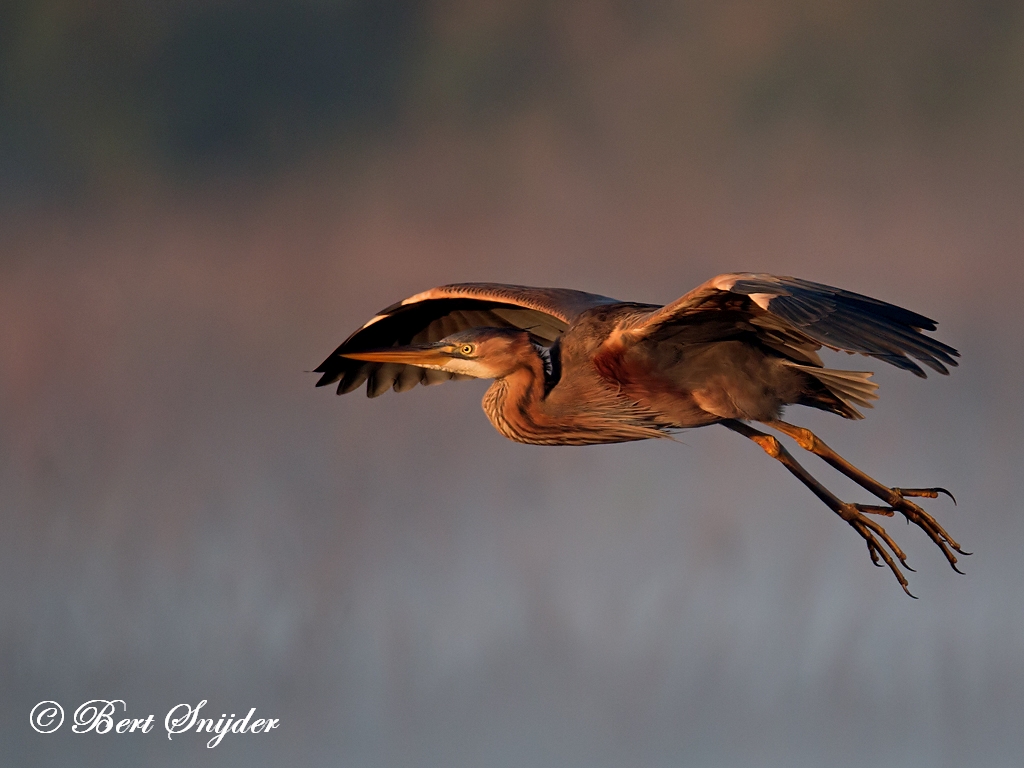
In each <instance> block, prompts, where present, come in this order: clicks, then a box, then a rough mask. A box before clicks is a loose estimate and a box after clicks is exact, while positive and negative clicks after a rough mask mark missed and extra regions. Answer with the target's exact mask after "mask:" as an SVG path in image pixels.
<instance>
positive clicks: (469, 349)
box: [459, 344, 475, 355]
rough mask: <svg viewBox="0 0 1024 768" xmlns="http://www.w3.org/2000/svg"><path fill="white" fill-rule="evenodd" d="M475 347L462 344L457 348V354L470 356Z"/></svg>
mask: <svg viewBox="0 0 1024 768" xmlns="http://www.w3.org/2000/svg"><path fill="white" fill-rule="evenodd" d="M474 349H475V347H474V346H473V345H472V344H463V345H462V346H461V347H459V352H460V353H461V354H463V355H472V354H473V350H474Z"/></svg>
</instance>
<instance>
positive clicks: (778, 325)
mask: <svg viewBox="0 0 1024 768" xmlns="http://www.w3.org/2000/svg"><path fill="white" fill-rule="evenodd" d="M737 302H740V303H737ZM725 304H730V305H731V306H732V308H734V309H740V310H741V311H742V312H743V313H744V314H745V315H748V316H749V322H750V323H751V324H752V325H753V326H754V327H755V328H757V329H758V332H759V333H760V334H763V335H764V336H765V337H766V338H767V340H768V341H769V343H772V342H774V343H773V344H772V345H773V346H775V345H777V344H782V345H783V346H785V347H788V348H792V349H793V350H794V351H796V352H797V353H798V354H797V355H796V357H797V358H799V357H800V356H801V355H802V356H804V357H805V358H806V357H807V356H808V353H809V352H810V353H811V354H812V355H813V351H814V350H816V349H819V348H820V347H822V346H825V347H828V348H829V349H834V350H838V351H844V352H851V353H852V352H856V353H859V354H862V355H866V356H868V357H874V358H876V359H878V360H882V361H884V362H886V363H889V364H890V365H894V366H896V367H897V368H902V369H903V370H906V371H910V372H911V373H913V374H915V375H917V376H920V377H922V378H924V377H925V372H924V371H923V370H922V369H921V367H920V366H919V365H918V364H917V363H915V362H914V361H915V360H916V361H918V362H920V363H922V364H924V365H925V366H927V367H928V368H931V369H932V370H934V371H936V372H938V373H941V374H948V373H949V370H948V368H947V366H949V367H956V366H957V364H958V363H957V361H956V359H955V358H957V357H959V356H960V353H959V352H958V351H957V350H955V349H953V347H950V346H948V345H946V344H943V343H942V342H940V341H938V340H936V339H933V338H931V337H930V336H925V335H924V333H922V331H934V330H935V328H936V323H935V321H934V320H931V319H930V318H927V317H925V316H924V315H919V314H917V313H916V312H911V311H910V310H907V309H903V308H902V307H898V306H896V305H894V304H888V303H886V302H884V301H880V300H878V299H873V298H871V297H870V296H864V295H862V294H859V293H853V292H852V291H845V290H843V289H841V288H833V287H832V286H829V285H822V284H821V283H812V282H810V281H809V280H801V279H800V278H796V277H777V276H775V275H765V274H755V273H730V274H724V275H719V276H718V277H715V278H712V279H711V280H709V281H708V282H706V283H704V284H703V285H701V286H698V287H697V288H695V289H694V290H692V291H690V292H689V293H687V294H686V295H684V296H682V297H681V298H679V299H677V300H676V301H674V302H672V303H671V304H668V305H666V306H665V307H663V308H661V309H658V310H655V311H653V312H650V313H647V314H645V315H643V316H639V317H635V318H633V319H632V320H631V322H630V323H629V325H628V327H625V328H623V331H624V332H626V333H629V334H630V336H633V337H635V338H644V337H647V336H651V335H653V334H654V333H656V332H657V331H658V329H660V328H663V327H665V326H670V325H673V324H686V323H688V322H692V321H694V320H696V319H697V318H698V317H699V316H700V315H702V314H704V313H711V312H717V311H720V310H721V308H722V307H723V305H725ZM787 336H788V337H789V338H787ZM801 342H802V345H803V348H802V349H801ZM808 342H810V343H811V344H808ZM813 357H816V356H813ZM911 358H913V359H911ZM812 364H813V361H812ZM816 364H817V365H821V363H820V361H817V362H816Z"/></svg>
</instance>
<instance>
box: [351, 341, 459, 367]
mask: <svg viewBox="0 0 1024 768" xmlns="http://www.w3.org/2000/svg"><path fill="white" fill-rule="evenodd" d="M341 356H342V357H347V358H350V359H352V360H366V361H368V362H371V363H405V364H406V365H420V366H432V367H440V366H442V365H444V364H445V363H448V362H451V359H452V356H451V355H450V354H448V346H447V345H442V344H425V345H423V346H412V347H387V348H385V349H368V350H365V351H363V352H343V353H342V355H341Z"/></svg>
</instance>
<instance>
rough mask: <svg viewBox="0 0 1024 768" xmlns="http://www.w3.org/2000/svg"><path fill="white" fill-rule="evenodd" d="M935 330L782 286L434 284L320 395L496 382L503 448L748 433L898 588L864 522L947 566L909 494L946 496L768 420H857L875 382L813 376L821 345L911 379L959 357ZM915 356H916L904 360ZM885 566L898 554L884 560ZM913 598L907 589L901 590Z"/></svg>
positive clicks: (366, 329)
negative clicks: (930, 551)
mask: <svg viewBox="0 0 1024 768" xmlns="http://www.w3.org/2000/svg"><path fill="white" fill-rule="evenodd" d="M934 330H935V322H934V321H933V320H929V319H928V318H927V317H924V316H922V315H919V314H917V313H915V312H911V311H909V310H906V309H902V308H901V307H897V306H894V305H892V304H887V303H886V302H884V301H879V300H877V299H872V298H870V297H868V296H862V295H860V294H857V293H851V292H850V291H844V290H841V289H839V288H832V287H829V286H827V285H821V284H818V283H812V282H808V281H806V280H800V279H798V278H794V277H776V276H773V275H764V274H750V273H734V274H726V275H719V276H718V277H716V278H714V279H712V280H709V281H708V282H706V283H704V284H703V285H701V286H699V287H697V288H695V289H694V290H692V291H690V292H689V293H687V294H686V295H685V296H683V297H682V298H679V299H677V300H676V301H674V302H672V303H671V304H668V305H667V306H659V305H656V304H638V303H633V302H622V301H617V300H616V299H610V298H608V297H607V296H597V295H594V294H590V293H583V292H581V291H573V290H566V289H562V288H528V287H525V286H518V285H499V284H492V283H462V284H454V285H445V286H441V287H439V288H434V289H432V290H429V291H424V292H423V293H418V294H416V295H415V296H411V297H409V298H408V299H405V300H403V301H400V302H398V303H397V304H393V305H391V306H390V307H388V308H387V309H384V310H381V311H380V312H379V313H378V314H377V315H375V316H374V317H373V318H371V319H370V320H369V322H367V323H366V324H365V325H363V327H362V328H360V329H359V330H357V331H356V332H355V333H353V334H352V335H351V336H349V337H348V339H346V340H345V342H344V343H343V344H342V345H341V346H340V347H338V348H337V349H336V350H334V352H333V353H331V355H330V357H328V358H327V359H326V360H325V361H324V362H323V363H322V364H321V365H320V367H319V368H317V369H316V372H317V373H322V374H323V375H322V376H321V377H320V380H319V381H318V382H317V386H324V385H327V384H333V383H334V382H338V394H344V393H347V392H351V391H352V390H354V389H356V388H357V387H359V386H360V385H361V384H362V383H363V382H366V383H367V384H366V391H367V395H369V396H370V397H377V396H378V395H380V394H383V393H384V392H385V391H386V390H388V389H390V388H394V390H395V391H396V392H404V391H405V390H407V389H410V388H412V387H414V386H415V385H417V384H437V383H440V382H443V381H447V380H449V379H465V378H477V379H494V383H493V384H491V386H490V388H489V389H488V390H487V394H486V395H484V400H483V408H484V412H485V413H486V414H487V417H488V418H489V419H490V420H491V423H492V424H493V425H494V426H495V428H496V429H497V430H498V431H499V432H500V433H501V434H503V435H504V436H505V437H508V438H510V439H512V440H516V441H518V442H521V443H533V444H538V445H590V444H594V443H618V442H625V441H630V440H643V439H646V438H653V437H668V436H670V434H671V433H672V431H673V430H679V429H687V428H691V427H703V426H707V425H709V424H721V425H722V426H724V427H726V428H727V429H730V430H732V431H733V432H737V433H739V434H741V435H743V436H744V437H747V438H750V439H751V440H753V441H754V442H755V443H757V444H758V445H759V446H761V448H762V449H764V451H765V452H766V453H767V454H768V455H769V456H771V457H772V458H774V459H777V460H778V461H779V462H781V463H782V465H783V466H784V467H785V468H786V469H788V470H789V471H790V472H791V473H792V474H793V475H795V476H796V477H797V479H799V480H800V482H802V483H803V484H804V485H806V486H807V487H808V488H810V490H811V491H812V492H813V493H814V494H815V495H816V496H817V497H818V498H819V499H821V501H823V502H824V503H825V504H826V505H827V506H828V507H829V509H831V510H832V511H833V512H835V513H836V514H837V515H839V517H841V518H842V519H843V520H845V521H846V522H847V523H849V524H850V525H851V526H852V527H853V528H854V530H856V531H857V533H859V534H860V535H861V537H863V539H864V540H865V542H866V543H867V548H868V552H869V553H870V555H871V560H872V561H873V562H874V564H875V565H877V566H879V567H884V566H883V565H882V563H883V562H884V563H885V565H886V566H888V567H889V569H890V570H891V571H892V572H893V574H894V575H895V576H896V579H897V580H898V581H899V583H900V586H902V587H903V590H904V591H905V592H907V594H908V595H909V594H910V591H909V590H908V588H907V586H908V584H907V580H906V578H905V577H904V575H903V573H902V571H901V570H900V567H899V566H898V565H897V564H896V560H899V562H900V564H901V565H902V566H904V567H906V568H907V569H908V570H913V569H911V568H910V567H909V566H908V565H907V561H906V555H905V554H904V553H903V550H902V549H900V547H899V545H897V544H896V542H895V541H894V540H893V539H892V538H891V537H890V536H889V534H888V533H887V532H886V530H885V529H884V528H883V527H882V526H881V525H879V524H878V523H877V522H876V521H875V520H873V519H872V518H871V517H868V515H884V516H890V517H891V516H892V515H894V514H895V513H896V512H899V513H900V514H902V515H903V516H904V517H905V518H906V519H907V521H908V522H910V523H914V524H915V525H917V526H918V527H920V528H921V529H922V530H923V531H924V532H925V533H926V534H927V535H928V537H929V538H931V540H932V541H933V542H934V543H935V544H936V545H937V546H938V547H939V549H941V550H942V552H943V554H944V555H945V556H946V559H947V560H948V561H949V564H950V565H951V566H952V567H953V569H954V570H957V571H958V572H959V569H957V567H956V563H957V558H956V555H954V554H953V553H954V551H955V552H957V553H959V554H969V553H966V552H963V551H962V550H961V549H960V545H959V544H957V542H956V541H955V540H954V539H953V538H952V537H951V536H950V535H949V534H948V533H946V531H945V530H944V529H943V528H942V526H941V525H939V524H938V523H937V522H936V521H935V519H934V518H933V517H932V516H931V515H929V514H928V513H927V512H925V511H924V510H923V509H922V508H921V507H920V506H918V505H917V504H915V503H914V502H912V501H910V498H913V497H927V498H937V497H938V494H939V493H945V494H946V495H949V496H950V498H952V494H950V493H949V491H946V490H945V489H943V488H895V487H892V488H890V487H888V486H886V485H883V484H882V483H880V482H878V481H876V480H874V479H872V478H871V477H869V476H868V475H867V474H865V473H864V472H862V471H861V470H859V469H857V468H856V467H855V466H854V465H853V464H850V463H849V462H848V461H846V460H845V459H843V458H842V457H841V456H839V455H838V454H837V453H835V452H834V451H833V450H832V449H831V448H829V447H828V446H827V445H825V443H824V442H822V441H821V440H820V439H819V438H818V437H817V436H816V435H814V434H813V433H812V432H810V431H809V430H807V429H803V428H801V427H797V426H794V425H792V424H789V423H788V422H785V421H782V420H781V419H780V416H781V413H782V409H783V407H784V406H787V405H806V406H810V407H812V408H819V409H821V410H825V411H829V412H831V413H836V414H839V415H840V416H843V417H844V418H847V419H860V418H863V416H862V415H861V413H860V412H859V411H858V410H857V406H861V407H867V408H870V407H871V400H875V399H877V395H876V394H875V391H876V390H877V388H878V387H877V385H876V384H874V383H873V382H871V381H869V379H870V377H871V375H872V374H870V373H867V372H862V371H846V370H836V369H832V368H825V367H824V365H823V363H822V361H821V358H820V357H819V356H818V354H817V352H818V350H819V349H821V347H828V348H829V349H833V350H843V351H845V352H850V353H854V352H856V353H860V354H862V355H867V356H869V357H874V358H878V359H879V360H884V361H885V362H886V363H889V364H891V365H894V366H896V367H897V368H902V369H904V370H907V371H910V372H911V373H914V374H916V375H918V376H921V377H922V378H923V377H924V376H925V373H924V371H923V370H922V369H921V367H920V366H919V365H918V363H922V364H924V365H925V366H927V367H929V368H931V369H932V370H934V371H937V372H939V373H942V374H947V373H948V372H949V371H948V369H947V367H946V366H955V365H956V364H957V362H956V360H955V359H954V358H956V357H959V353H958V352H957V351H956V350H955V349H953V348H952V347H949V346H947V345H945V344H943V343H941V342H939V341H936V340H935V339H933V338H931V337H929V336H926V335H924V333H922V331H934ZM915 361H917V362H915ZM748 422H759V423H760V424H762V425H764V426H766V427H769V428H771V429H774V430H776V431H778V432H780V433H782V434H784V435H788V436H789V437H791V438H793V439H794V440H795V441H796V443H797V444H798V445H799V446H800V447H801V448H803V449H805V450H807V451H810V452H811V453H814V454H816V455H817V456H820V457H821V458H822V459H823V460H824V461H825V462H827V463H828V464H830V465H832V466H833V467H835V468H836V469H838V470H839V471H840V472H842V473H843V474H844V475H846V476H847V477H849V478H850V479H851V480H853V481H854V482H855V483H857V484H858V485H860V486H861V487H863V488H864V489H866V490H867V491H869V492H870V493H871V494H873V495H874V496H876V497H878V498H879V499H881V500H882V502H883V504H882V505H867V504H855V503H850V502H844V501H842V500H840V499H839V498H838V497H836V496H835V495H834V494H833V493H832V492H831V491H829V490H828V489H827V488H825V487H824V486H823V485H822V484H821V483H820V482H818V481H817V480H816V479H815V478H814V477H812V476H811V474H810V473H809V472H808V471H807V470H806V469H804V468H803V467H802V466H801V465H800V464H799V463H797V461H796V460H795V459H794V458H793V456H792V455H791V454H790V453H789V452H788V451H787V450H786V449H785V448H784V447H783V446H782V444H781V443H780V442H779V440H778V439H777V438H776V437H774V436H772V435H770V434H768V433H766V432H762V431H760V430H758V429H755V428H754V427H752V426H750V424H749V423H748ZM894 558H895V560H894ZM911 597H913V595H911Z"/></svg>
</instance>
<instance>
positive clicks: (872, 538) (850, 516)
mask: <svg viewBox="0 0 1024 768" xmlns="http://www.w3.org/2000/svg"><path fill="white" fill-rule="evenodd" d="M883 510H888V511H887V512H886V511H883ZM865 512H866V513H869V514H873V515H878V514H882V515H889V516H891V515H892V514H893V511H892V510H891V509H889V508H888V507H877V506H874V505H870V504H852V503H848V502H847V503H842V504H841V505H840V506H839V508H838V509H837V510H836V513H837V514H838V515H839V516H840V517H841V518H843V520H845V521H846V522H848V523H849V524H850V527H851V528H853V529H854V530H855V531H857V533H859V534H860V535H861V537H862V538H863V539H864V541H865V542H866V543H867V545H868V553H869V554H870V555H871V562H873V563H874V564H875V565H877V566H878V567H879V568H882V567H884V566H883V565H882V562H883V561H884V562H885V565H887V566H889V570H891V571H892V573H893V575H894V576H895V577H896V580H897V581H898V582H899V583H900V586H901V587H903V591H904V592H906V593H907V594H908V595H910V596H911V597H913V598H914V599H915V600H916V599H917V597H916V596H915V595H913V594H911V592H910V588H909V582H908V581H907V577H906V576H904V575H903V571H901V570H900V567H899V566H898V565H896V562H895V561H894V560H893V555H895V556H896V559H898V560H899V561H900V565H902V566H903V567H904V568H906V569H907V570H908V571H913V570H914V569H913V568H911V567H910V566H909V565H907V556H906V555H905V554H904V552H903V550H902V549H900V546H899V544H897V543H896V542H895V541H893V539H892V537H891V536H890V535H889V534H888V533H887V532H886V530H885V528H883V527H882V526H880V525H879V524H878V523H876V522H875V521H874V520H871V519H870V518H868V517H866V516H865V514H864V513H865ZM879 539H881V541H879ZM883 544H884V545H885V546H882V545H883ZM886 547H888V550H887V549H886ZM889 552H892V554H889Z"/></svg>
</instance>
